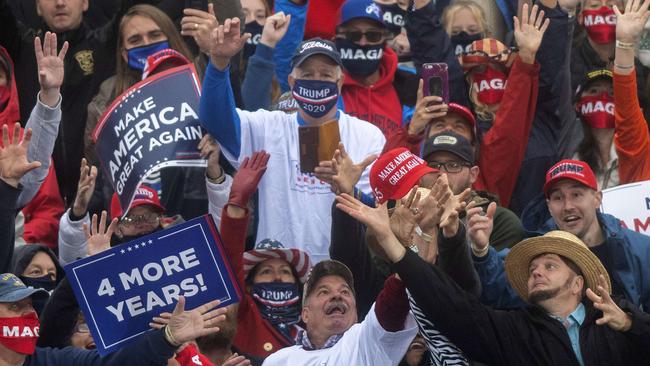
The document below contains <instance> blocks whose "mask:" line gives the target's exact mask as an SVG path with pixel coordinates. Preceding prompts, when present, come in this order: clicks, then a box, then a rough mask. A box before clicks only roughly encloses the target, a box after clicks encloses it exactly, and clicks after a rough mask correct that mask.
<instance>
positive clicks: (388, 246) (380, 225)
mask: <svg viewBox="0 0 650 366" xmlns="http://www.w3.org/2000/svg"><path fill="white" fill-rule="evenodd" d="M336 202H337V203H336V207H337V208H338V209H339V210H341V211H343V212H345V213H347V214H348V215H350V216H352V217H353V218H354V219H355V220H357V221H359V222H361V223H363V224H364V225H366V226H367V227H368V228H369V229H372V230H373V231H374V232H375V234H376V237H377V242H378V243H379V245H380V246H381V249H383V252H384V253H385V254H386V257H388V259H389V260H391V261H392V262H397V261H399V260H400V259H401V258H402V257H403V256H404V253H405V251H406V250H405V249H404V246H402V244H400V242H399V241H398V240H397V237H396V236H395V234H393V232H392V230H391V228H390V221H389V218H388V208H387V203H386V202H384V203H382V204H380V205H377V207H376V208H371V207H368V206H366V205H364V204H363V203H361V202H359V200H357V199H356V198H354V197H352V196H350V195H349V194H345V193H344V194H342V195H340V196H336Z"/></svg>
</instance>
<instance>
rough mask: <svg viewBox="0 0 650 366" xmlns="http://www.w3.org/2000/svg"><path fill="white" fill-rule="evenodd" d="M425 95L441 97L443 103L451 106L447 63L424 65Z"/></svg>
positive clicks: (422, 73) (422, 72)
mask: <svg viewBox="0 0 650 366" xmlns="http://www.w3.org/2000/svg"><path fill="white" fill-rule="evenodd" d="M421 75H422V80H423V81H424V95H425V96H429V95H435V96H438V97H441V98H442V100H443V103H445V104H449V71H448V68H447V64H446V63H435V64H424V65H422V71H421Z"/></svg>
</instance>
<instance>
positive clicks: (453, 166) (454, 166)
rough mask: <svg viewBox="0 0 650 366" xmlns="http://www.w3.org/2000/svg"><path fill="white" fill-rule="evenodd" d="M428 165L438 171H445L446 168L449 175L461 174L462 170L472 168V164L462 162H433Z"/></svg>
mask: <svg viewBox="0 0 650 366" xmlns="http://www.w3.org/2000/svg"><path fill="white" fill-rule="evenodd" d="M427 165H428V166H430V167H431V168H433V169H438V170H443V168H444V171H446V172H447V173H459V172H460V171H461V170H463V167H471V166H472V164H470V163H465V162H460V161H447V162H444V163H441V162H437V161H431V162H428V163H427Z"/></svg>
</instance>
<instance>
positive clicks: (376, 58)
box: [336, 38, 385, 76]
mask: <svg viewBox="0 0 650 366" xmlns="http://www.w3.org/2000/svg"><path fill="white" fill-rule="evenodd" d="M384 46H385V42H384V43H380V44H377V45H368V46H359V45H358V44H356V43H354V42H351V41H348V40H347V39H345V38H337V39H336V48H338V50H339V52H340V53H341V62H343V67H344V68H345V70H346V71H347V72H348V73H349V74H350V75H352V76H369V75H371V74H372V73H374V72H375V71H377V69H379V65H380V64H381V58H382V56H383V55H384Z"/></svg>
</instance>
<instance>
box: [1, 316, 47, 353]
mask: <svg viewBox="0 0 650 366" xmlns="http://www.w3.org/2000/svg"><path fill="white" fill-rule="evenodd" d="M0 327H2V331H1V332H0V344H2V345H3V346H5V347H7V348H8V349H10V350H12V351H14V352H17V353H21V354H24V355H31V354H32V353H34V350H35V349H36V341H38V329H39V327H40V323H39V322H38V317H37V316H36V313H33V312H32V313H29V314H27V315H23V316H18V317H13V318H0Z"/></svg>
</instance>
